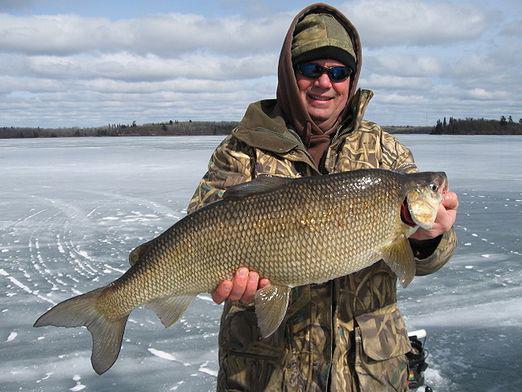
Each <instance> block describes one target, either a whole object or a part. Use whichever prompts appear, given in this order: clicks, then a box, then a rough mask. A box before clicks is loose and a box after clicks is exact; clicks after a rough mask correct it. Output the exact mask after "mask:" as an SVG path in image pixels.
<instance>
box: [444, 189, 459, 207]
mask: <svg viewBox="0 0 522 392" xmlns="http://www.w3.org/2000/svg"><path fill="white" fill-rule="evenodd" d="M442 205H443V206H444V208H446V209H447V210H456V209H457V207H458V206H459V198H458V196H457V194H456V193H455V192H446V193H445V194H444V196H443V198H442Z"/></svg>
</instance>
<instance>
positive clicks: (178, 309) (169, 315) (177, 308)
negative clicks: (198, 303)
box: [146, 295, 194, 328]
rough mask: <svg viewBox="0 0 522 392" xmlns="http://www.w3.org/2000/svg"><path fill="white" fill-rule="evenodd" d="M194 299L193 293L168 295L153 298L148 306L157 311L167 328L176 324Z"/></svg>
mask: <svg viewBox="0 0 522 392" xmlns="http://www.w3.org/2000/svg"><path fill="white" fill-rule="evenodd" d="M193 300H194V296H193V295H184V296H179V297H177V296H167V297H161V298H156V299H153V300H152V301H149V302H147V304H146V306H147V307H148V308H150V309H152V310H153V311H154V313H156V316H158V318H159V319H160V320H161V322H162V324H163V325H164V326H165V328H168V327H170V326H171V325H172V324H174V323H175V322H176V321H177V320H178V319H179V318H180V317H181V315H182V314H183V312H184V311H185V310H187V308H188V306H189V305H190V303H191V302H192V301H193Z"/></svg>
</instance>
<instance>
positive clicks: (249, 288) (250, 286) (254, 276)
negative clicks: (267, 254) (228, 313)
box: [241, 271, 259, 303]
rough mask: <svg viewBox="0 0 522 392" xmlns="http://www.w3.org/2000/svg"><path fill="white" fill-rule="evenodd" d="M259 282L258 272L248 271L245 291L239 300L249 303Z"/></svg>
mask: <svg viewBox="0 0 522 392" xmlns="http://www.w3.org/2000/svg"><path fill="white" fill-rule="evenodd" d="M258 283H259V274H258V273H257V272H254V271H250V272H249V273H248V282H247V285H246V288H245V292H244V293H243V296H242V297H241V301H242V302H244V303H250V302H252V300H253V299H254V295H256V291H257V285H258Z"/></svg>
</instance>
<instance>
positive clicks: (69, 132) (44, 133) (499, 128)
mask: <svg viewBox="0 0 522 392" xmlns="http://www.w3.org/2000/svg"><path fill="white" fill-rule="evenodd" d="M237 125H238V122H236V121H192V120H188V121H177V120H175V121H173V120H170V121H167V122H160V123H151V124H141V125H138V124H136V121H133V122H132V123H130V124H108V125H106V126H103V127H96V128H79V127H72V128H40V127H36V128H30V127H0V139H6V138H37V137H83V136H189V135H228V134H229V133H230V132H231V131H232V130H233V129H234V128H235V127H236V126H237ZM385 130H386V131H388V132H390V133H424V134H433V135H442V134H449V135H522V118H521V119H519V120H518V122H515V121H513V118H512V117H511V116H507V117H506V116H501V117H500V119H499V120H490V119H484V118H479V119H474V118H466V119H457V118H453V117H449V119H448V120H447V119H446V117H444V118H443V120H440V119H439V120H437V123H436V125H435V126H388V127H385Z"/></svg>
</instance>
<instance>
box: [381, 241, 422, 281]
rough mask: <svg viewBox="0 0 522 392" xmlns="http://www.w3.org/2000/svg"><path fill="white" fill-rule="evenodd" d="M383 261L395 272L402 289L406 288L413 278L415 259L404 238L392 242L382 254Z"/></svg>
mask: <svg viewBox="0 0 522 392" xmlns="http://www.w3.org/2000/svg"><path fill="white" fill-rule="evenodd" d="M382 258H383V260H384V261H385V262H386V264H388V266H389V267H390V268H391V269H392V271H393V272H395V275H397V278H399V282H400V283H401V285H402V287H406V286H408V284H410V282H411V280H412V279H413V277H414V276H415V270H416V268H415V259H414V257H413V252H412V250H411V246H410V243H409V241H408V239H407V238H406V237H402V238H401V239H399V240H397V241H395V242H393V243H392V244H391V245H389V246H387V247H386V248H385V249H384V252H383V257H382Z"/></svg>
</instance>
